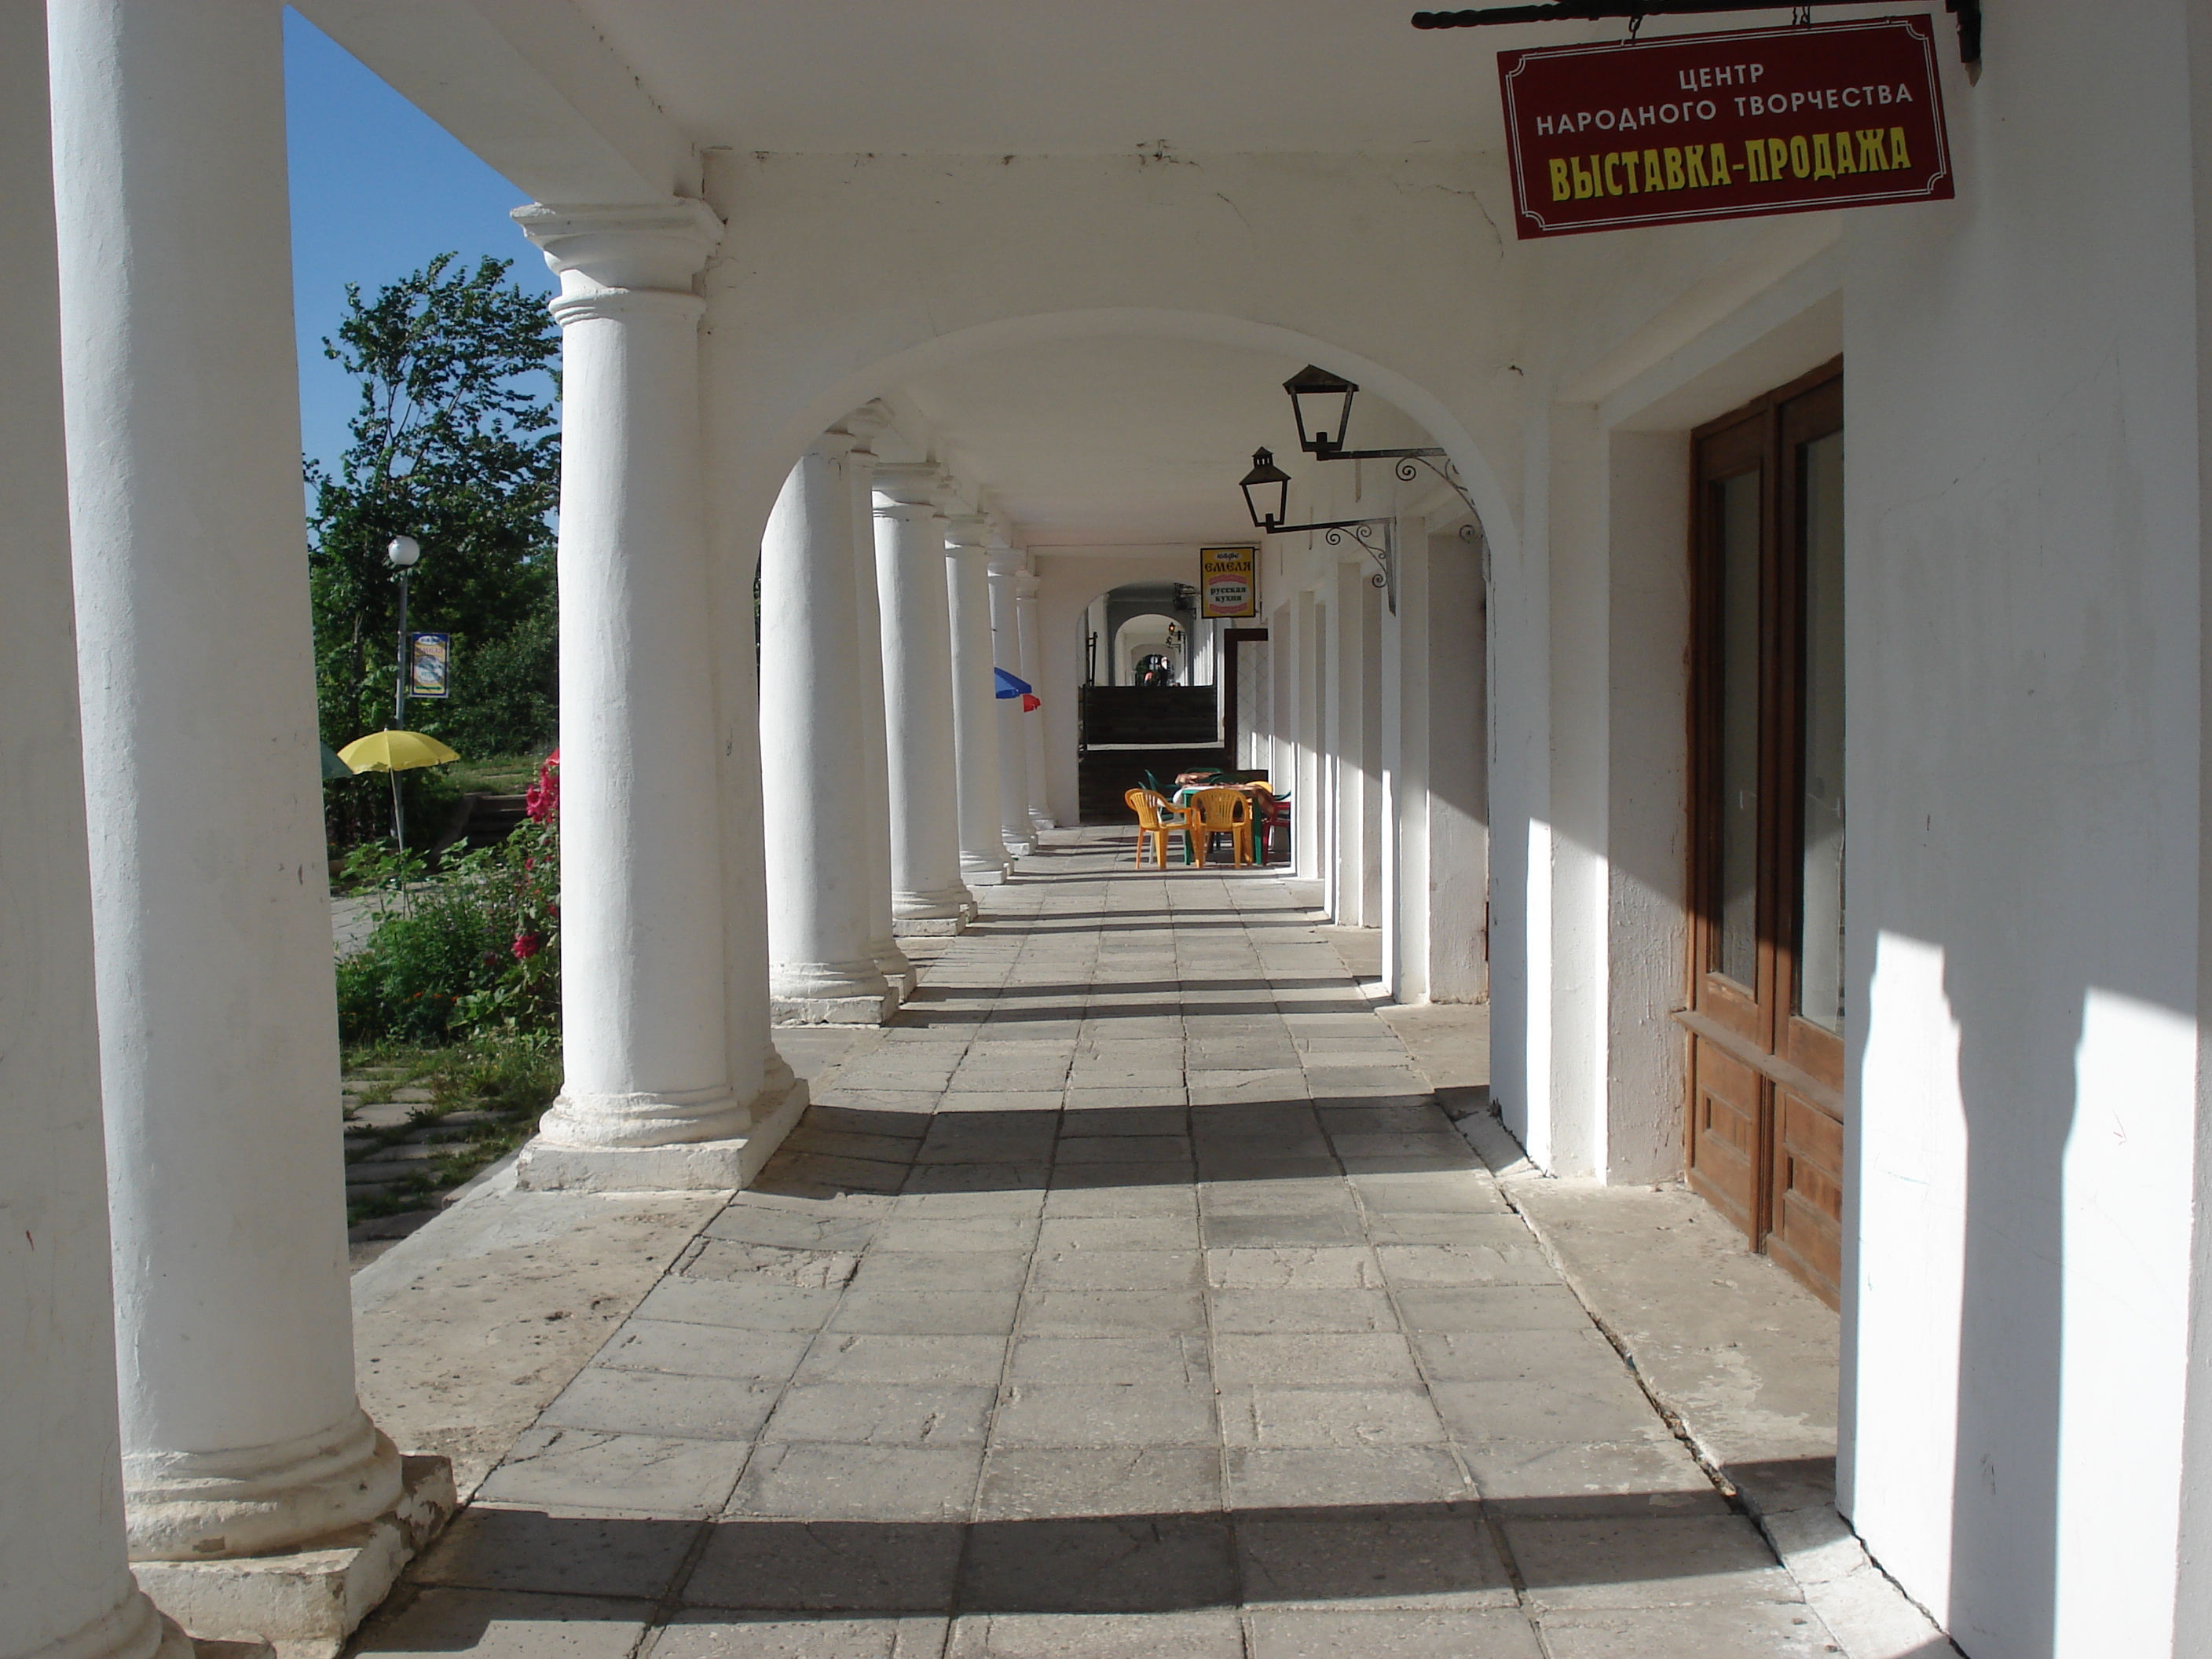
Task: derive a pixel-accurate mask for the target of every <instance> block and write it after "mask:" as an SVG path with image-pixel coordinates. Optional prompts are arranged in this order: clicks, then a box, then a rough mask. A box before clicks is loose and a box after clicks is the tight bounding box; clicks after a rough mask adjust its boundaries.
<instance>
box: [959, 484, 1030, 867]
mask: <svg viewBox="0 0 2212 1659" xmlns="http://www.w3.org/2000/svg"><path fill="white" fill-rule="evenodd" d="M989 525H990V520H987V519H986V518H985V517H984V516H983V515H982V514H981V513H956V514H955V515H954V516H952V517H951V518H950V519H948V520H946V521H945V572H944V574H945V592H946V600H947V604H948V605H949V606H950V607H951V617H952V749H953V757H954V760H953V763H954V766H955V767H956V769H957V772H958V789H957V795H958V801H959V814H960V875H961V878H962V879H963V880H964V881H965V882H966V883H967V884H969V886H970V887H995V886H997V885H999V884H1001V883H1003V882H1004V881H1005V880H1006V877H1007V875H1008V874H1009V873H1010V872H1011V871H1012V865H1013V860H1012V856H1011V855H1010V854H1008V853H1007V851H1006V841H1005V838H1004V837H1003V836H1001V835H1000V829H999V811H1000V801H999V705H998V687H997V685H996V684H995V682H994V677H993V675H992V673H991V668H992V663H991V593H990V579H989V576H988V574H987V572H986V569H985V564H986V561H987V559H988V557H989V555H988V554H987V553H986V552H985V551H984V546H983V544H984V538H985V537H986V535H987V532H988V529H989Z"/></svg>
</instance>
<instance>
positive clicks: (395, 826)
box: [384, 536, 422, 891]
mask: <svg viewBox="0 0 2212 1659" xmlns="http://www.w3.org/2000/svg"><path fill="white" fill-rule="evenodd" d="M421 557H422V543H420V542H418V541H416V539H415V538H413V537H412V536H394V537H393V538H392V539H391V540H390V541H389V542H387V543H386V544H385V547H384V562H385V563H386V564H387V565H390V566H391V567H392V569H393V570H395V571H397V572H398V574H399V671H398V674H397V675H396V676H395V677H394V679H395V684H393V686H392V730H393V731H395V732H404V731H405V730H406V729H407V578H408V577H409V576H410V574H413V572H414V569H415V564H416V561H417V560H418V559H420V558H421ZM392 838H393V839H394V840H395V841H397V842H398V844H399V857H400V860H401V861H402V863H403V865H404V861H405V860H406V857H407V809H406V807H405V805H404V804H403V803H402V801H401V799H400V794H399V769H398V767H396V766H395V767H393V768H392ZM405 879H406V878H405V877H404V875H403V876H402V877H401V890H402V891H404V890H405Z"/></svg>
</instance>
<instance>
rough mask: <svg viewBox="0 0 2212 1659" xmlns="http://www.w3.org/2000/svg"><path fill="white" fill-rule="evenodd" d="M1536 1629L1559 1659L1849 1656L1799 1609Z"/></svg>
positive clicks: (1550, 1619) (1712, 1610)
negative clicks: (1843, 1654) (1838, 1654)
mask: <svg viewBox="0 0 2212 1659" xmlns="http://www.w3.org/2000/svg"><path fill="white" fill-rule="evenodd" d="M1537 1624H1538V1626H1539V1627H1540V1628H1541V1630H1542V1631H1543V1632H1544V1644H1545V1645H1546V1647H1547V1648H1548V1649H1549V1650H1550V1651H1551V1654H1552V1659H1830V1656H1832V1655H1834V1654H1837V1653H1839V1652H1841V1651H1842V1650H1841V1649H1840V1648H1838V1647H1837V1646H1835V1645H1833V1643H1832V1638H1831V1636H1830V1634H1829V1632H1828V1630H1827V1627H1826V1626H1824V1625H1822V1624H1821V1622H1820V1620H1819V1619H1818V1618H1817V1617H1816V1616H1814V1613H1813V1612H1812V1610H1811V1609H1810V1608H1808V1607H1803V1606H1802V1605H1799V1604H1796V1603H1794V1602H1783V1603H1779V1604H1775V1605H1754V1606H1751V1607H1727V1608H1721V1607H1709V1608H1700V1609H1699V1613H1698V1616H1697V1618H1696V1619H1695V1620H1686V1619H1685V1618H1684V1617H1683V1615H1682V1613H1681V1611H1680V1609H1679V1608H1672V1607H1669V1608H1634V1609H1626V1608H1624V1609H1620V1610H1616V1611H1612V1612H1606V1613H1545V1614H1543V1615H1542V1616H1541V1618H1540V1619H1539V1620H1537ZM1947 1645H1948V1644H1947ZM1934 1651H1936V1652H1941V1651H1942V1649H1941V1648H1938V1649H1936V1650H1934Z"/></svg>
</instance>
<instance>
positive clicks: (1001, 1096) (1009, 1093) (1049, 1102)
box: [938, 1085, 1061, 1113]
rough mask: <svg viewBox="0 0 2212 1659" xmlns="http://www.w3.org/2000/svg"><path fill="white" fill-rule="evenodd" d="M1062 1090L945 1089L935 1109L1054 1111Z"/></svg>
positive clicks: (958, 1110) (955, 1110)
mask: <svg viewBox="0 0 2212 1659" xmlns="http://www.w3.org/2000/svg"><path fill="white" fill-rule="evenodd" d="M1060 1093H1061V1091H1060V1090H1059V1089H1058V1088H1050V1089H974V1090H971V1089H969V1088H967V1087H966V1086H964V1085H963V1086H959V1087H955V1088H951V1089H947V1090H946V1091H945V1093H944V1095H943V1097H942V1098H941V1099H940V1100H939V1105H938V1109H939V1110H940V1111H946V1112H963V1113H965V1112H1054V1111H1058V1110H1059V1109H1060Z"/></svg>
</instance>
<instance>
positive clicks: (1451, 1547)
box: [372, 1484, 1776, 1652]
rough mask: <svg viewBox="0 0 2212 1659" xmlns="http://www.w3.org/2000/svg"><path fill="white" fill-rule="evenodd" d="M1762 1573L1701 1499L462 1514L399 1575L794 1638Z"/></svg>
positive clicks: (450, 1637)
mask: <svg viewBox="0 0 2212 1659" xmlns="http://www.w3.org/2000/svg"><path fill="white" fill-rule="evenodd" d="M738 1490H739V1494H740V1501H742V1500H743V1495H744V1492H745V1488H744V1486H743V1485H742V1484H741V1485H740V1486H739V1489H738ZM1775 1565H1776V1564H1775V1561H1774V1559H1773V1557H1772V1556H1771V1554H1770V1553H1767V1551H1766V1550H1765V1547H1764V1545H1763V1544H1762V1543H1761V1542H1760V1541H1759V1538H1758V1535H1757V1534H1755V1533H1753V1531H1752V1530H1751V1528H1748V1527H1746V1526H1744V1525H1742V1524H1741V1522H1740V1521H1739V1522H1734V1523H1733V1524H1730V1523H1729V1522H1727V1521H1726V1520H1725V1512H1724V1511H1723V1509H1722V1508H1721V1507H1720V1504H1719V1500H1718V1498H1717V1494H1716V1492H1714V1491H1713V1490H1712V1489H1711V1488H1710V1487H1705V1488H1701V1489H1699V1490H1696V1491H1687V1490H1685V1491H1671V1492H1642V1493H1634V1494H1629V1495H1624V1496H1602V1495H1601V1496H1590V1495H1583V1494H1562V1495H1560V1496H1557V1497H1545V1498H1509V1499H1503V1500H1500V1499H1489V1500H1485V1501H1476V1500H1474V1499H1473V1498H1469V1499H1468V1500H1467V1501H1463V1502H1456V1503H1454V1502H1431V1503H1412V1504H1377V1505H1311V1506H1294V1507H1252V1508H1235V1509H1231V1510H1218V1509H1200V1510H1187V1511H1175V1510H1166V1511H1158V1512H1152V1513H1143V1514H1109V1515H1082V1516H1065V1517H1055V1518H1050V1519H1022V1520H996V1521H981V1522H959V1521H870V1520H798V1519H784V1518H778V1517H771V1516H758V1517H756V1516H744V1515H724V1516H720V1517H717V1518H714V1519H711V1520H640V1519H634V1518H629V1517H627V1516H618V1515H615V1514H611V1513H610V1514H606V1515H589V1514H569V1515H564V1516H556V1515H550V1514H547V1513H545V1512H544V1511H542V1510H530V1509H488V1508H483V1507H481V1506H478V1507H472V1508H471V1509H470V1510H468V1511H467V1512H466V1513H465V1514H464V1515H463V1516H461V1517H459V1519H458V1520H457V1521H456V1522H454V1523H453V1527H452V1528H450V1529H449V1530H448V1532H447V1534H446V1536H445V1538H444V1539H442V1540H441V1541H440V1543H439V1544H438V1546H437V1547H436V1549H435V1551H434V1552H433V1553H432V1554H431V1555H429V1556H428V1557H427V1558H426V1559H424V1561H423V1562H422V1564H421V1565H419V1566H418V1567H417V1568H416V1571H415V1572H414V1573H412V1574H410V1577H412V1578H414V1579H415V1581H416V1583H417V1585H421V1586H426V1587H427V1586H428V1585H436V1586H440V1587H462V1588H470V1589H484V1590H507V1591H517V1590H520V1591H536V1592H541V1593H543V1592H551V1593H554V1594H565V1595H575V1596H579V1597H589V1598H602V1597H621V1598H624V1599H623V1601H620V1602H617V1601H599V1600H580V1601H576V1602H574V1603H573V1604H569V1605H570V1606H571V1607H573V1609H574V1610H573V1612H569V1611H567V1610H566V1609H564V1611H563V1613H562V1614H561V1615H558V1616H562V1617H566V1618H569V1619H573V1620H576V1621H579V1622H581V1621H588V1620H595V1619H596V1620H621V1619H635V1617H636V1616H637V1613H636V1609H637V1607H638V1604H639V1602H641V1601H652V1602H655V1603H658V1604H659V1607H660V1608H661V1610H662V1612H663V1613H664V1614H666V1613H674V1612H676V1611H677V1610H678V1609H703V1608H713V1609H725V1610H730V1611H735V1612H748V1613H773V1614H779V1615H782V1616H784V1617H787V1618H789V1619H790V1620H793V1622H798V1621H799V1620H805V1619H808V1618H810V1617H814V1616H820V1615H823V1614H832V1613H836V1614H846V1615H853V1614H860V1615H869V1614H874V1615H884V1614H891V1613H935V1614H945V1613H954V1614H959V1613H1181V1612H1189V1611H1194V1610H1197V1609H1203V1608H1233V1607H1240V1606H1241V1607H1291V1606H1313V1605H1315V1604H1334V1605H1335V1606H1337V1607H1350V1608H1360V1607H1423V1606H1425V1607H1435V1608H1449V1607H1478V1606H1501V1605H1504V1606H1510V1605H1511V1604H1512V1602H1513V1601H1514V1599H1515V1596H1514V1592H1515V1589H1516V1587H1518V1588H1521V1589H1525V1590H1527V1591H1528V1592H1529V1593H1530V1594H1532V1595H1535V1596H1538V1597H1541V1596H1542V1595H1544V1594H1545V1593H1546V1592H1547V1591H1553V1592H1557V1591H1564V1590H1573V1589H1580V1588H1583V1587H1586V1586H1595V1585H1606V1584H1621V1585H1635V1586H1637V1587H1638V1592H1639V1593H1640V1596H1641V1597H1642V1598H1643V1599H1644V1604H1645V1605H1663V1604H1665V1603H1667V1602H1668V1601H1680V1600H1684V1599H1690V1600H1699V1599H1702V1598H1700V1597H1699V1596H1697V1595H1694V1594H1692V1595H1689V1596H1688V1597H1685V1595H1684V1593H1683V1592H1682V1591H1681V1590H1680V1589H1673V1590H1670V1589H1668V1586H1669V1585H1670V1584H1681V1583H1684V1582H1685V1581H1689V1580H1694V1579H1701V1578H1709V1577H1721V1576H1727V1575H1749V1574H1756V1573H1760V1572H1763V1571H1768V1570H1771V1569H1772V1568H1773V1567H1774V1566H1775ZM1723 1594H1725V1592H1723ZM460 1611H461V1609H459V1608H458V1607H456V1608H454V1609H453V1612H455V1613H459V1612H460ZM394 1614H397V1615H398V1617H397V1618H396V1619H395V1618H393V1615H394ZM490 1616H491V1615H490V1613H489V1611H488V1612H487V1613H486V1614H485V1615H483V1617H482V1618H481V1619H471V1618H469V1617H466V1616H464V1617H461V1618H459V1619H453V1618H441V1619H439V1620H437V1621H436V1623H437V1626H438V1628H437V1630H436V1633H435V1637H434V1638H430V1637H428V1632H426V1638H428V1639H426V1641H425V1642H424V1643H423V1644H422V1645H418V1646H410V1645H408V1644H409V1642H410V1639H411V1638H408V1637H406V1636H405V1635H404V1626H405V1625H406V1624H407V1623H408V1622H410V1621H409V1620H407V1619H406V1617H405V1615H404V1612H402V1611H401V1609H400V1608H399V1607H393V1608H392V1609H391V1610H390V1611H389V1612H388V1613H387V1614H386V1618H387V1619H390V1620H392V1623H394V1624H396V1625H397V1626H398V1627H399V1628H398V1629H390V1630H388V1632H387V1633H383V1639H382V1640H380V1642H378V1644H377V1648H378V1650H379V1651H398V1652H410V1651H412V1652H429V1651H436V1652H451V1651H456V1650H463V1649H465V1648H466V1647H467V1646H468V1645H470V1644H471V1642H472V1641H473V1640H475V1639H477V1638H481V1637H483V1636H484V1635H485V1634H486V1633H487V1632H488V1631H489V1620H490ZM471 1626H473V1627H471ZM372 1633H373V1634H374V1632H372ZM395 1638H396V1639H395Z"/></svg>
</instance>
